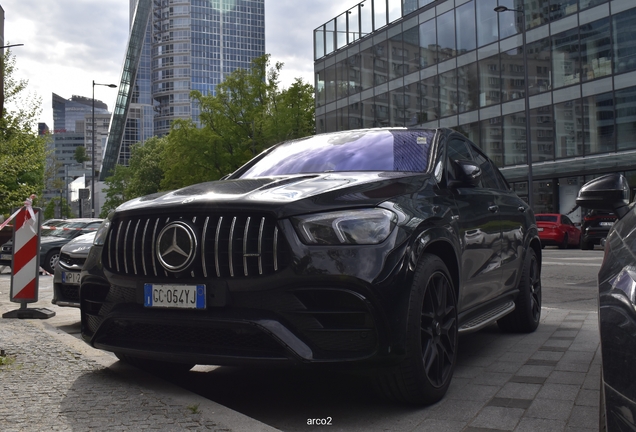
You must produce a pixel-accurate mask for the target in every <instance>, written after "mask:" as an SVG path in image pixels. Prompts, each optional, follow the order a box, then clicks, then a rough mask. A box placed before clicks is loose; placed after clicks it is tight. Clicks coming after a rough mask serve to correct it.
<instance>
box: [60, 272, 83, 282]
mask: <svg viewBox="0 0 636 432" xmlns="http://www.w3.org/2000/svg"><path fill="white" fill-rule="evenodd" d="M62 283H65V284H70V285H79V283H80V274H79V273H78V272H62Z"/></svg>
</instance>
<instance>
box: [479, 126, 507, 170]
mask: <svg viewBox="0 0 636 432" xmlns="http://www.w3.org/2000/svg"><path fill="white" fill-rule="evenodd" d="M502 141H503V129H502V124H501V117H495V118H491V119H488V120H482V121H481V141H480V143H479V147H480V148H481V149H482V151H483V152H484V153H486V155H487V156H488V157H489V158H490V159H492V161H493V162H494V163H495V165H497V166H498V167H503V166H504V160H503V143H502ZM475 144H476V143H475Z"/></svg>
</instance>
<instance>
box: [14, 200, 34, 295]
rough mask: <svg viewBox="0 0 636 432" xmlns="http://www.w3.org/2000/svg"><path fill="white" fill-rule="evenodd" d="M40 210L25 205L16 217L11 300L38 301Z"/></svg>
mask: <svg viewBox="0 0 636 432" xmlns="http://www.w3.org/2000/svg"><path fill="white" fill-rule="evenodd" d="M39 217H40V212H39V210H38V209H35V212H34V211H33V209H32V208H31V207H27V206H25V207H23V208H22V209H21V211H20V212H19V213H18V215H17V216H16V218H15V224H14V232H13V265H12V272H11V301H12V302H18V303H33V302H36V301H38V279H39V278H38V276H39V271H38V269H39V262H38V261H39V259H38V258H39V251H40V236H39V234H40V230H39V223H38V222H39Z"/></svg>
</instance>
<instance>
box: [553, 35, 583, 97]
mask: <svg viewBox="0 0 636 432" xmlns="http://www.w3.org/2000/svg"><path fill="white" fill-rule="evenodd" d="M552 70H553V71H554V78H553V81H552V83H553V85H554V88H559V87H564V86H568V85H572V84H578V83H579V81H580V80H581V74H580V64H579V29H576V28H575V29H572V30H568V31H566V32H563V33H559V34H558V35H556V36H553V38H552Z"/></svg>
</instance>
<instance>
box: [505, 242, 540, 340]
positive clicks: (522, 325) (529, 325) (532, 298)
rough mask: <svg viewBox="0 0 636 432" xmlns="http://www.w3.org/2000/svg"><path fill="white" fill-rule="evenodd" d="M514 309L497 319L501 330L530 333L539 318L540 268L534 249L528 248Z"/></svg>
mask: <svg viewBox="0 0 636 432" xmlns="http://www.w3.org/2000/svg"><path fill="white" fill-rule="evenodd" d="M518 287H519V294H518V296H517V298H516V300H515V306H516V307H515V310H514V311H513V312H512V313H509V314H508V315H506V316H505V317H503V318H501V319H500V320H499V321H497V324H498V325H499V328H500V329H502V330H503V331H508V332H517V333H530V332H533V331H535V330H536V329H537V327H538V326H539V321H540V320H541V269H540V268H539V260H538V259H537V255H536V253H535V252H534V249H532V248H528V251H527V252H526V259H525V262H524V266H523V271H522V273H521V280H519V285H518Z"/></svg>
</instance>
